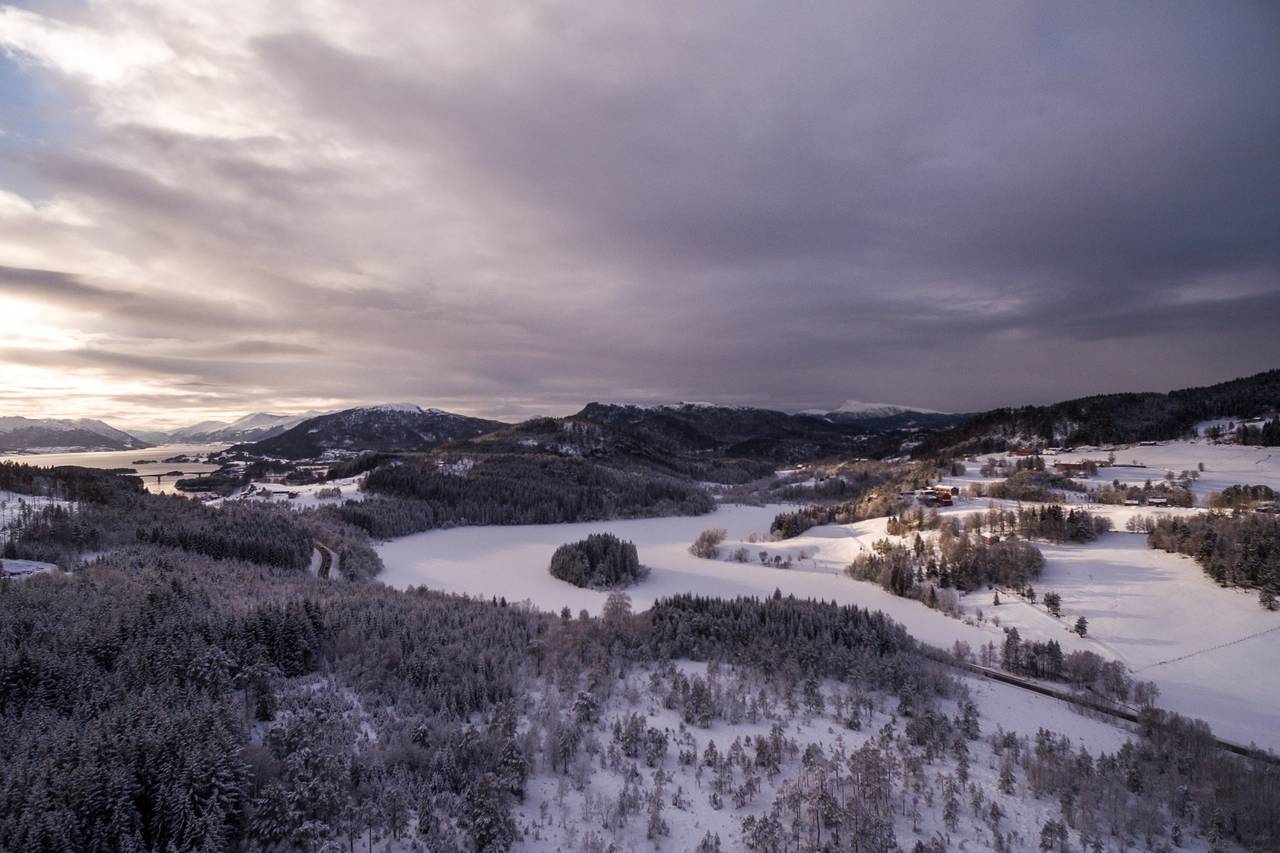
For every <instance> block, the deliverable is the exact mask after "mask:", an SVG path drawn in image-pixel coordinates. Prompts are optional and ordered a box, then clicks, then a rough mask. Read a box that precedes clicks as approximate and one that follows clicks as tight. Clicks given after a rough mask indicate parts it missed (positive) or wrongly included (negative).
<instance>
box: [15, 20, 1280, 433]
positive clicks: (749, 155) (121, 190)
mask: <svg viewBox="0 0 1280 853" xmlns="http://www.w3.org/2000/svg"><path fill="white" fill-rule="evenodd" d="M406 10H410V11H411V14H407V17H404V15H405V14H406ZM353 14H356V13H353ZM233 17H235V16H233ZM357 17H359V19H360V21H359V23H360V24H361V25H362V26H355V25H351V26H345V27H344V26H338V25H335V24H332V23H328V22H321V19H319V18H314V19H313V18H309V17H307V16H305V15H302V16H299V17H297V18H296V19H290V20H280V21H279V22H273V25H272V26H270V27H261V28H259V29H256V30H255V29H253V27H251V26H250V25H248V24H246V25H245V29H244V30H239V31H236V32H235V33H230V32H228V33H220V32H212V33H206V32H199V33H190V32H179V31H177V30H170V31H167V32H162V33H161V36H163V37H164V38H165V40H166V41H165V43H166V44H168V45H172V46H176V47H175V48H174V49H175V50H192V51H197V52H199V51H209V50H210V48H209V45H216V44H218V43H219V39H228V40H232V41H234V44H231V43H230V42H229V43H228V46H227V49H226V50H225V51H224V52H221V53H219V52H217V51H212V52H208V53H207V55H206V54H205V53H200V54H199V55H196V56H190V57H185V58H187V59H189V60H192V61H195V60H202V61H208V62H210V63H211V64H212V65H214V66H217V67H221V68H223V69H224V72H225V73H223V74H222V75H221V77H215V78H210V77H208V76H207V75H206V76H203V77H199V78H197V79H196V82H194V83H192V84H191V85H192V86H196V87H198V86H203V85H206V84H207V83H208V80H209V79H218V80H230V81H242V82H241V83H238V84H237V85H239V88H233V89H231V90H229V91H228V92H223V91H222V90H218V92H217V94H218V97H217V98H211V99H210V100H209V102H208V103H207V104H205V103H203V102H201V104H200V106H201V107H202V108H204V107H207V108H205V109H199V110H192V112H193V113H195V115H194V116H193V117H189V119H188V120H187V121H186V123H185V124H184V125H183V126H182V127H181V129H175V125H177V124H180V123H178V122H174V121H170V120H169V116H168V114H159V113H156V112H154V111H153V112H151V113H148V112H147V110H146V109H143V108H142V107H139V108H137V109H135V110H134V111H133V113H131V114H130V118H129V120H127V121H119V122H102V123H101V126H100V127H99V128H98V129H97V134H98V141H99V142H100V147H101V149H102V150H101V152H98V151H96V150H95V151H94V153H92V154H89V153H86V150H91V149H90V148H88V147H82V148H60V149H58V150H49V151H43V152H40V153H39V154H31V155H28V158H29V159H28V161H27V165H26V168H27V170H28V172H29V175H30V176H31V177H32V178H33V179H39V180H40V181H43V182H44V183H45V185H46V186H47V187H49V188H50V192H51V193H53V192H56V193H60V194H64V195H66V196H67V197H69V198H72V199H74V200H76V201H77V202H79V203H81V204H82V205H83V207H84V208H85V209H87V210H89V211H90V212H91V213H93V214H94V215H95V216H97V217H99V219H98V222H99V225H98V227H99V229H100V230H101V235H100V238H99V239H101V240H102V241H104V242H107V243H110V244H111V245H113V246H117V247H119V250H120V251H121V252H122V253H127V254H128V255H129V256H130V257H133V256H135V255H137V256H142V257H148V258H150V257H155V258H161V259H163V260H164V262H165V263H164V268H165V269H166V270H169V271H172V270H173V269H182V268H184V267H183V265H184V264H189V265H190V268H191V269H199V270H200V273H201V275H202V278H201V281H202V282H203V283H204V284H203V285H202V286H201V288H198V289H197V290H198V291H199V296H196V295H194V293H188V292H187V291H186V290H185V289H184V286H183V282H181V281H175V282H174V283H173V284H172V285H171V286H170V290H169V292H170V293H172V294H173V295H174V296H175V299H176V302H175V304H174V307H171V308H163V309H161V308H153V309H149V310H151V311H152V312H153V313H147V314H144V315H142V317H141V323H142V324H145V323H146V322H149V321H150V322H164V317H163V316H161V314H163V312H164V311H169V312H171V316H173V317H175V318H183V320H182V321H183V322H186V321H188V320H191V319H193V318H194V317H195V316H196V313H194V312H199V311H202V310H205V309H208V310H209V315H208V317H209V321H208V327H209V329H210V332H211V334H216V335H219V336H221V337H225V338H227V339H228V340H232V341H235V340H241V341H244V342H246V343H243V345H242V346H240V347H237V346H236V345H235V344H234V343H228V344H226V345H223V344H220V343H219V344H216V345H211V346H209V347H207V348H205V349H204V350H200V349H196V348H193V347H192V346H191V345H190V343H189V342H183V341H176V342H163V341H153V342H152V343H153V346H152V347H151V348H149V349H147V351H146V352H145V353H142V354H140V355H139V356H138V359H139V362H138V363H137V364H136V365H133V366H130V365H129V364H128V363H126V362H127V359H124V360H122V356H121V353H122V349H121V347H120V346H114V345H113V347H112V348H110V349H109V350H107V351H108V352H110V353H112V355H111V356H110V358H109V360H110V361H111V363H112V364H113V365H115V366H116V367H118V368H119V369H121V370H128V369H137V370H139V371H144V372H146V371H151V372H156V373H159V374H166V373H167V374H173V375H178V374H181V375H184V376H192V377H200V378H202V379H204V380H207V381H209V382H210V383H212V384H214V385H218V384H219V383H225V384H226V385H228V386H231V385H234V384H235V383H237V382H239V383H240V384H242V385H246V386H247V385H250V384H252V385H254V387H255V389H259V390H255V391H254V392H253V393H254V394H258V393H260V391H261V389H267V391H266V393H269V389H270V388H272V387H274V388H277V389H278V392H279V393H280V394H281V395H286V394H287V395H291V396H292V397H294V398H298V399H301V398H303V397H306V398H307V399H313V398H319V397H326V398H328V397H332V398H335V399H342V398H346V399H356V398H358V399H377V398H387V399H400V398H408V399H416V400H420V401H423V402H427V403H432V404H440V403H441V402H442V401H449V402H450V403H451V404H453V405H455V406H457V407H459V408H466V409H469V410H472V411H478V412H485V411H491V412H495V413H496V412H497V411H498V409H501V410H502V413H503V414H507V415H509V414H510V413H511V412H514V411H521V412H532V411H536V410H537V409H538V408H544V409H549V410H558V411H563V410H566V409H570V408H575V407H576V406H577V404H579V403H581V402H582V401H584V400H586V399H588V398H630V399H645V398H657V399H672V398H695V399H712V400H724V401H727V402H758V403H762V404H767V405H775V406H780V407H782V406H794V407H808V406H813V405H821V404H832V405H834V404H837V403H839V402H840V401H841V400H842V399H844V398H846V397H862V398H871V399H889V400H901V401H904V402H910V403H915V404H919V405H925V406H929V407H933V408H948V409H970V410H971V409H976V408H981V407H985V406H989V405H995V404H1000V403H1008V402H1021V401H1041V400H1050V399H1059V398H1063V397H1068V396H1073V395H1076V394H1081V393H1090V392H1096V391H1107V390H1120V389H1125V388H1131V387H1141V388H1150V389H1164V388H1168V387H1175V386H1182V385H1187V384H1190V383H1193V382H1204V381H1211V380H1214V379H1220V378H1225V377H1227V376H1231V375H1235V374H1241V373H1247V372H1253V371H1256V370H1260V369H1264V368H1267V367H1272V366H1275V364H1276V363H1277V361H1278V360H1280V338H1277V336H1275V335H1274V334H1273V330H1274V328H1275V327H1276V323H1277V321H1278V320H1280V158H1278V157H1276V156H1275V153H1276V148H1275V146H1276V140H1277V139H1280V87H1278V86H1276V85H1275V81H1276V80H1278V79H1280V51H1277V50H1276V49H1275V46H1276V44H1277V43H1280V8H1278V7H1276V6H1275V5H1274V4H1269V3H1255V4H1248V3H1239V4H1231V5H1230V6H1225V7H1224V6H1214V7H1211V6H1208V5H1205V6H1191V5H1180V6H1174V5H1167V4H1162V5H1154V4H1153V5H1143V6H1118V5H1115V4H1071V5H1061V4H1018V5H1008V6H997V5H995V4H986V3H977V4H961V3H955V4H944V5H927V6H925V5H915V4H903V3H897V2H894V3H883V4H875V3H872V4H857V5H852V4H846V5H839V4H832V5H817V6H803V7H788V8H785V9H784V8H782V7H780V6H778V5H776V4H769V3H745V4H735V5H734V6H733V7H732V8H729V7H727V6H724V5H720V4H674V3H673V4H662V3H660V4H657V5H649V6H645V7H643V8H637V9H626V8H615V7H607V6H603V7H602V6H601V5H600V4H588V3H577V2H573V0H567V2H552V3H545V4H537V5H533V6H527V7H523V8H522V9H521V10H520V11H519V12H518V13H516V12H513V11H512V10H510V9H504V8H500V7H493V8H490V7H488V6H486V5H480V6H477V7H475V8H474V9H473V8H470V7H468V8H457V9H447V10H446V9H440V10H434V11H433V12H431V13H428V12H426V11H424V10H420V9H418V8H417V7H408V6H406V7H404V9H401V8H400V7H398V5H397V4H395V3H390V2H386V3H377V4H371V5H370V6H368V7H361V11H360V12H359V14H358V15H357ZM246 20H248V19H246ZM326 20H328V19H326ZM405 20H410V21H414V22H415V25H414V26H410V27H405V26H404V25H403V22H404V21H405ZM393 21H394V22H397V25H395V26H393V25H392V23H391V22H393ZM348 23H351V22H348ZM196 25H197V24H195V23H193V24H192V26H196ZM198 25H199V26H208V25H209V24H208V22H207V21H203V20H202V21H200V22H199V24H198ZM362 27H363V28H362ZM415 27H416V29H415ZM144 29H145V27H144ZM419 30H420V31H419ZM362 32H367V33H377V34H380V35H379V37H378V38H371V37H362V36H361V35H360V34H361V33H362ZM233 48H234V49H233ZM157 79H158V80H160V82H156V83H153V84H151V85H152V86H153V87H154V88H149V89H145V90H143V94H142V95H139V97H138V103H141V104H143V105H144V106H145V105H146V104H149V103H151V101H149V100H147V99H148V98H153V97H155V96H156V93H157V92H159V93H160V94H161V95H163V94H164V86H165V85H169V83H168V79H169V78H157ZM173 85H174V86H175V89H174V90H175V91H177V92H179V93H184V92H185V91H186V90H182V89H178V88H176V86H177V84H173ZM228 85H230V84H228ZM195 91H203V90H200V89H198V88H196V89H195ZM144 96H145V97H144ZM86 97H88V98H90V100H92V90H91V89H90V94H89V95H86ZM111 97H112V98H115V99H119V98H120V97H121V96H120V94H119V92H118V91H112V93H111ZM106 103H109V104H112V105H114V104H115V103H116V101H115V100H110V99H108V100H107V101H106ZM172 103H176V104H178V105H180V106H181V105H183V104H185V103H186V101H185V100H182V99H181V98H179V99H178V100H176V101H173V102H172ZM226 115H229V116H230V117H229V118H226V117H225V116H226ZM206 116H224V119H225V123H226V124H227V126H229V127H230V128H231V129H230V130H226V129H225V128H224V127H221V126H219V127H217V128H213V129H208V128H204V126H203V124H202V122H203V121H204V119H205V117H206ZM210 121H212V120H210ZM215 131H216V132H215ZM224 131H225V132H224ZM75 269H76V272H77V273H80V275H79V276H78V277H77V276H76V275H69V274H67V275H62V276H61V277H58V274H53V273H50V274H49V275H50V276H51V278H49V279H48V288H49V290H48V292H49V294H50V296H49V298H50V299H51V300H57V301H60V302H62V303H64V304H74V305H98V304H101V305H103V306H105V307H111V306H118V305H120V304H121V302H120V299H121V298H120V297H117V296H115V295H113V292H112V291H110V288H107V287H106V282H105V281H104V283H103V285H102V286H100V285H99V283H98V279H97V278H94V277H90V276H89V273H90V272H91V270H89V269H85V268H83V267H76V268H75ZM7 281H8V280H7V279H3V278H0V282H7ZM13 281H14V282H16V281H17V279H14V280H13ZM37 286H38V285H37V284H32V283H31V282H30V281H28V282H27V283H25V284H19V283H3V284H0V287H12V288H17V287H25V288H27V290H26V291H25V292H26V293H28V294H29V293H31V292H32V288H35V287H37ZM111 287H116V283H115V282H112V283H111ZM148 292H149V293H151V294H152V295H154V293H155V292H156V285H155V284H154V283H153V284H152V286H151V289H150V290H149V291H148ZM130 304H131V305H138V304H139V303H136V302H134V303H130ZM246 305H249V306H253V307H250V308H246V307H244V306H246ZM144 310H146V309H144ZM122 313H123V312H122ZM133 319H134V322H133V323H132V324H131V325H130V326H129V327H128V328H127V329H124V327H123V326H122V327H121V328H120V329H118V330H117V331H121V330H123V331H125V332H127V335H123V336H125V337H130V338H132V337H137V336H142V332H143V331H144V330H143V329H140V328H139V322H138V318H137V317H134V318H133ZM273 325H274V326H275V327H276V328H281V329H284V330H287V332H288V334H287V335H281V336H280V337H281V339H280V340H279V341H278V342H277V341H276V340H275V337H276V336H274V335H272V334H271V333H270V332H269V331H268V330H269V329H270V328H271V327H272V326H273ZM248 341H257V342H258V343H259V346H258V348H257V349H255V348H254V345H252V344H251V343H247V342H248ZM253 352H257V353H260V355H261V358H262V359H263V360H264V361H268V362H270V364H269V365H268V366H267V367H264V368H262V369H260V370H259V369H256V368H255V369H254V370H250V369H248V368H247V366H246V364H245V363H244V361H245V360H246V359H245V356H246V355H247V354H248V353H253ZM202 365H203V366H202ZM227 393H228V394H232V395H233V394H234V392H232V391H230V390H228V391H227ZM248 394H249V392H247V391H246V392H245V397H244V399H246V400H248ZM498 401H501V402H498Z"/></svg>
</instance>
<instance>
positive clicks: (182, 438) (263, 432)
mask: <svg viewBox="0 0 1280 853" xmlns="http://www.w3.org/2000/svg"><path fill="white" fill-rule="evenodd" d="M322 414H326V413H325V412H307V413H306V414H302V415H274V414H270V413H268V412H254V413H253V414H251V415H245V416H244V417H242V418H237V419H236V420H234V421H231V422H230V423H228V422H225V421H201V422H200V423H198V424H192V425H191V426H188V427H182V428H181V429H175V430H169V431H167V432H166V431H145V432H144V431H139V432H138V433H137V435H139V436H141V437H142V438H145V439H147V440H148V441H152V442H155V443H156V444H237V443H240V442H246V441H262V440H263V439H266V438H272V437H274V436H277V435H279V434H280V433H282V432H284V431H285V430H288V429H291V428H292V427H295V426H297V425H298V424H300V423H302V422H303V421H305V420H307V419H309V418H314V417H316V416H318V415H322Z"/></svg>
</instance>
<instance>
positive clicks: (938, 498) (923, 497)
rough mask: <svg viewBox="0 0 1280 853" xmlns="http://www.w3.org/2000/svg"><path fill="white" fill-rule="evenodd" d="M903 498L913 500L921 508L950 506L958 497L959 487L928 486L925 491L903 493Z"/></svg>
mask: <svg viewBox="0 0 1280 853" xmlns="http://www.w3.org/2000/svg"><path fill="white" fill-rule="evenodd" d="M903 496H904V497H912V498H915V500H916V502H917V503H919V504H920V505H921V506H930V507H932V506H952V505H953V504H954V503H955V500H956V498H958V497H959V496H960V487H959V486H943V485H937V486H930V487H928V488H927V489H916V490H915V491H914V492H905V493H904V494H903Z"/></svg>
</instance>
